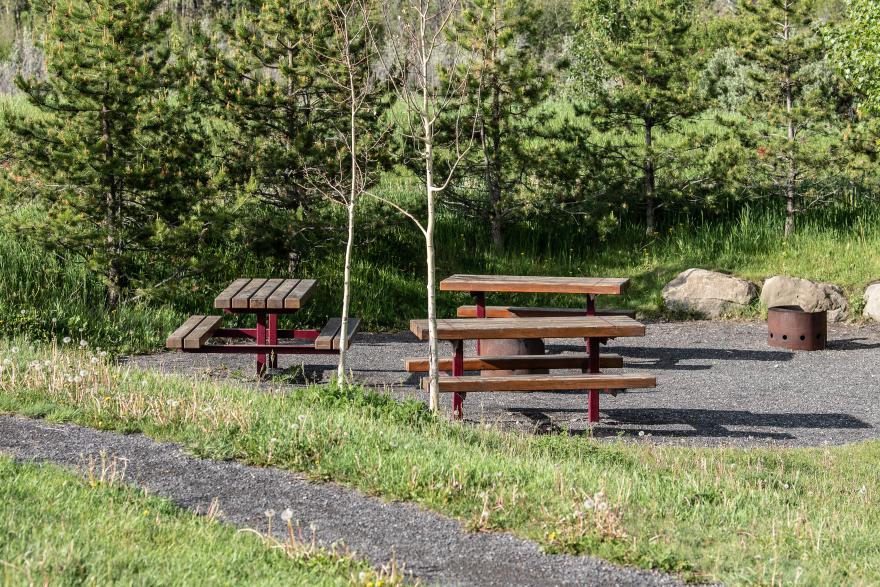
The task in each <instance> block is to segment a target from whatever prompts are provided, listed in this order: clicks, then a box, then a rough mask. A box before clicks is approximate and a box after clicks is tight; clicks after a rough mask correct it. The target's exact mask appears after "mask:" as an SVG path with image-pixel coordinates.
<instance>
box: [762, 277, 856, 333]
mask: <svg viewBox="0 0 880 587" xmlns="http://www.w3.org/2000/svg"><path fill="white" fill-rule="evenodd" d="M761 303H762V304H764V305H765V306H767V307H768V308H772V307H773V306H800V307H801V308H803V309H804V311H806V312H817V311H820V310H827V311H828V321H829V322H840V321H841V320H844V319H845V318H846V316H847V312H849V301H847V299H846V296H845V295H844V293H843V289H842V288H841V287H839V286H837V285H834V284H831V283H817V282H815V281H810V280H809V279H801V278H799V277H787V276H785V275H776V276H773V277H771V278H770V279H768V280H767V281H765V282H764V287H763V288H762V289H761Z"/></svg>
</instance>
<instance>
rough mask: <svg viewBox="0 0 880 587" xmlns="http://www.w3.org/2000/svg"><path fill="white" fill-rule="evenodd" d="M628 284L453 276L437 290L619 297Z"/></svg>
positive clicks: (610, 279) (600, 279)
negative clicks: (607, 295)
mask: <svg viewBox="0 0 880 587" xmlns="http://www.w3.org/2000/svg"><path fill="white" fill-rule="evenodd" d="M628 285H629V279H627V278H623V277H545V276H532V275H453V276H451V277H447V278H446V279H444V280H443V281H441V282H440V291H468V292H517V293H571V294H611V295H620V294H622V293H623V292H624V290H626V288H627V286H628Z"/></svg>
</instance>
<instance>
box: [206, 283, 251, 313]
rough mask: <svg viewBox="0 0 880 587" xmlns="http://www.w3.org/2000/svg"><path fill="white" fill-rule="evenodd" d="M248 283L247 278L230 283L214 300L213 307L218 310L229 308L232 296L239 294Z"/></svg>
mask: <svg viewBox="0 0 880 587" xmlns="http://www.w3.org/2000/svg"><path fill="white" fill-rule="evenodd" d="M250 282H251V279H250V278H249V277H242V278H239V279H236V280H235V281H233V282H232V283H230V284H229V286H228V287H227V288H226V289H224V290H223V291H222V292H220V295H218V296H217V297H216V298H214V307H215V308H217V309H218V310H225V309H227V308H231V307H232V298H233V296H235V294H237V293H238V292H240V291H241V288H243V287H244V286H246V285H247V284H248V283H250Z"/></svg>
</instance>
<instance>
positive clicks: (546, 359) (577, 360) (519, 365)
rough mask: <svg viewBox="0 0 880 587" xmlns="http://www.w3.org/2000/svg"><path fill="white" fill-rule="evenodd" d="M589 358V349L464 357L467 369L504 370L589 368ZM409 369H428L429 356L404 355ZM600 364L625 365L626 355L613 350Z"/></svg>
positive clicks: (445, 365) (446, 364)
mask: <svg viewBox="0 0 880 587" xmlns="http://www.w3.org/2000/svg"><path fill="white" fill-rule="evenodd" d="M589 363H590V358H589V356H588V355H587V354H586V353H578V354H569V355H509V356H481V357H465V359H464V370H465V371H504V370H513V369H586V368H588V367H589ZM404 364H405V366H406V371H407V372H408V373H427V372H428V370H429V365H428V359H427V357H424V358H422V357H419V358H408V359H404ZM438 365H439V368H440V370H441V371H452V359H440V360H439V362H438ZM599 366H600V367H602V368H604V369H619V368H621V367H623V357H621V356H620V355H614V354H603V355H599Z"/></svg>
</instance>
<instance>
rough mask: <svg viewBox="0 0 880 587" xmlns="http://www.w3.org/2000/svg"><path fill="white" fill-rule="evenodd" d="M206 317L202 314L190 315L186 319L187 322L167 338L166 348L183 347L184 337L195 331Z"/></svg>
mask: <svg viewBox="0 0 880 587" xmlns="http://www.w3.org/2000/svg"><path fill="white" fill-rule="evenodd" d="M204 319H205V317H204V316H201V315H196V316H190V317H189V318H187V319H186V322H184V323H183V324H181V325H180V326H179V327H178V328H177V330H175V331H174V332H172V333H171V335H169V336H168V338H167V339H166V340H165V348H169V349H182V348H183V339H184V338H185V337H186V335H187V334H189V333H190V332H192V331H193V329H195V327H196V326H198V325H199V324H200V323H201V322H202V320H204Z"/></svg>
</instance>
